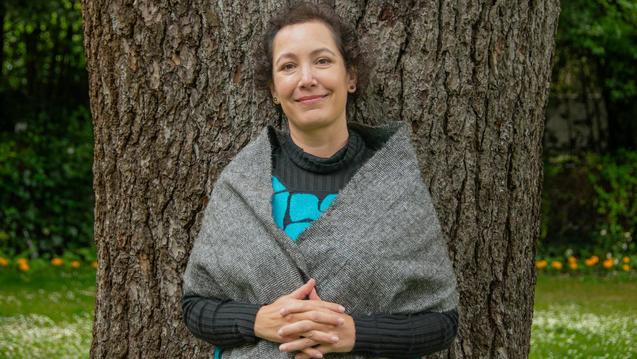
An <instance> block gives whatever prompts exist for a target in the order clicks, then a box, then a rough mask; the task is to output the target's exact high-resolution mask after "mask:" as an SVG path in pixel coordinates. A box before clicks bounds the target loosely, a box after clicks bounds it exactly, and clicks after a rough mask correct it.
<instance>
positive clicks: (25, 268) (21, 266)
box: [18, 260, 29, 272]
mask: <svg viewBox="0 0 637 359" xmlns="http://www.w3.org/2000/svg"><path fill="white" fill-rule="evenodd" d="M18 269H20V270H21V271H23V272H26V271H28V270H29V263H28V262H27V261H26V260H25V261H22V262H18Z"/></svg>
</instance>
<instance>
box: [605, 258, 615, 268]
mask: <svg viewBox="0 0 637 359" xmlns="http://www.w3.org/2000/svg"><path fill="white" fill-rule="evenodd" d="M613 264H614V263H613V258H607V259H605V260H604V263H603V265H604V268H606V269H610V268H612V267H613Z"/></svg>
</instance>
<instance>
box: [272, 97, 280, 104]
mask: <svg viewBox="0 0 637 359" xmlns="http://www.w3.org/2000/svg"><path fill="white" fill-rule="evenodd" d="M272 101H274V103H275V104H277V105H278V104H279V98H278V97H276V96H275V97H273V98H272Z"/></svg>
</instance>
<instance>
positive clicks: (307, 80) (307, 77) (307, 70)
mask: <svg viewBox="0 0 637 359" xmlns="http://www.w3.org/2000/svg"><path fill="white" fill-rule="evenodd" d="M299 85H301V86H302V87H307V86H313V85H316V78H315V77H314V70H313V69H312V66H307V65H306V66H302V68H301V79H300V84H299Z"/></svg>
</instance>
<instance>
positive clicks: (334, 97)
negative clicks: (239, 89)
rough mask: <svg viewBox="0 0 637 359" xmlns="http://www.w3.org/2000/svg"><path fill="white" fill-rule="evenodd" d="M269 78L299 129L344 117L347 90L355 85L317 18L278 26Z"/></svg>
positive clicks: (314, 126)
mask: <svg viewBox="0 0 637 359" xmlns="http://www.w3.org/2000/svg"><path fill="white" fill-rule="evenodd" d="M272 82H273V83H272V86H271V91H272V96H274V97H277V98H278V99H279V101H280V102H281V107H282V108H283V112H285V115H286V117H287V118H288V122H289V123H290V126H294V127H296V128H297V129H299V130H312V129H316V128H320V127H325V126H329V125H331V124H333V123H336V122H339V121H346V116H345V105H346V103H347V93H348V91H350V92H353V87H355V86H356V78H355V77H354V76H353V75H352V74H350V73H349V72H348V71H347V69H346V67H345V61H344V59H343V56H342V55H341V54H340V52H339V50H338V47H337V46H336V42H335V41H334V38H333V35H332V32H331V31H330V29H329V28H328V27H327V25H325V24H324V23H322V22H319V21H311V22H305V23H300V24H294V25H288V26H285V27H283V28H282V29H281V30H279V32H278V33H277V34H276V36H275V37H274V41H273V44H272Z"/></svg>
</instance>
